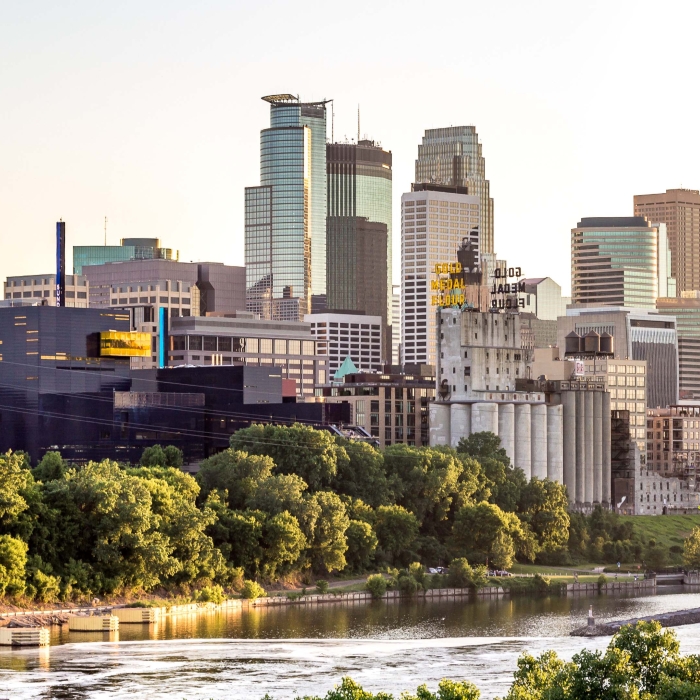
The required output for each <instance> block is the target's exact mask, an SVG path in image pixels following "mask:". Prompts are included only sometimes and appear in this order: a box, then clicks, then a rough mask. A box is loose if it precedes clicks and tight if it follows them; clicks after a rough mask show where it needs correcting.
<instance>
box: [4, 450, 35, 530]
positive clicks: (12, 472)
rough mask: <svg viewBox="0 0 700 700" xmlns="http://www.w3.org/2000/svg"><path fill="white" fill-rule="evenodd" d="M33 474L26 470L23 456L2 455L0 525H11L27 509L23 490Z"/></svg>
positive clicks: (16, 454) (15, 454)
mask: <svg viewBox="0 0 700 700" xmlns="http://www.w3.org/2000/svg"><path fill="white" fill-rule="evenodd" d="M28 475H29V477H30V478H31V474H29V472H28V471H27V470H26V469H25V468H24V460H23V456H22V455H20V454H19V453H12V452H7V453H6V454H4V455H0V524H2V525H10V524H11V523H12V522H13V521H14V520H15V519H16V518H17V516H18V515H19V514H20V513H21V512H22V511H24V510H26V509H27V502H26V501H25V500H24V498H23V497H22V490H23V489H24V488H25V487H26V485H27V476H28Z"/></svg>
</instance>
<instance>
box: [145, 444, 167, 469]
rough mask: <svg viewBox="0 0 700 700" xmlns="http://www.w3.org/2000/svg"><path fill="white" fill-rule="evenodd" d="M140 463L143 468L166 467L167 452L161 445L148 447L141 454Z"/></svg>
mask: <svg viewBox="0 0 700 700" xmlns="http://www.w3.org/2000/svg"><path fill="white" fill-rule="evenodd" d="M139 463H140V464H141V466H142V467H164V466H165V450H164V449H163V448H162V447H161V446H160V445H152V446H151V447H147V448H146V449H145V450H144V451H143V453H142V454H141V460H140V462H139Z"/></svg>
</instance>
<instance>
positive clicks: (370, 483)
mask: <svg viewBox="0 0 700 700" xmlns="http://www.w3.org/2000/svg"><path fill="white" fill-rule="evenodd" d="M336 443H337V444H338V445H339V446H341V447H342V448H343V449H344V450H345V453H346V454H347V459H339V460H338V471H337V474H336V475H335V478H334V479H333V483H332V486H333V490H334V491H336V492H337V493H338V494H343V495H347V496H351V497H352V498H359V499H361V500H362V501H364V502H365V503H369V504H370V505H371V506H372V507H375V508H376V507H377V506H380V505H383V504H386V503H389V502H390V497H389V485H388V482H387V478H386V473H385V470H384V456H383V454H382V453H381V452H380V451H379V450H378V449H376V448H374V447H372V446H371V445H368V444H367V443H366V442H359V441H357V440H345V439H343V438H336Z"/></svg>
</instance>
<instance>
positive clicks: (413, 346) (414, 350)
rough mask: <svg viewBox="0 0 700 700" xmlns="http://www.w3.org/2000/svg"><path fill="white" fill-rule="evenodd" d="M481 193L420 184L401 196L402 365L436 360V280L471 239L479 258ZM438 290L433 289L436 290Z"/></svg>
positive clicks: (431, 363)
mask: <svg viewBox="0 0 700 700" xmlns="http://www.w3.org/2000/svg"><path fill="white" fill-rule="evenodd" d="M478 227H479V197H478V196H476V195H468V194H466V188H464V187H445V186H441V185H426V184H415V185H414V186H413V191H412V192H408V193H406V194H404V195H402V197H401V292H402V294H403V300H402V304H401V352H402V364H405V363H408V364H429V365H435V364H436V335H435V334H436V331H437V329H436V325H435V307H434V306H432V302H431V281H434V280H435V278H434V269H435V265H436V264H437V263H449V262H454V261H456V259H457V250H458V248H460V246H461V245H462V243H463V242H464V241H465V240H466V241H467V242H469V243H471V244H472V245H473V246H474V254H475V256H476V259H477V260H479V259H480V258H479V250H478V244H479V240H478V239H479V236H478ZM434 293H435V292H433V294H434Z"/></svg>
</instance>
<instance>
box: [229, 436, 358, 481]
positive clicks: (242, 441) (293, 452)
mask: <svg viewBox="0 0 700 700" xmlns="http://www.w3.org/2000/svg"><path fill="white" fill-rule="evenodd" d="M230 442H231V448H232V449H234V450H241V451H243V452H247V453H248V454H256V455H267V456H269V457H272V460H273V461H274V463H275V464H276V465H277V471H279V472H280V473H282V474H296V475H297V476H299V477H301V478H302V479H303V480H304V481H305V482H306V483H307V484H308V486H309V489H310V490H311V491H318V490H320V489H323V488H324V487H326V486H329V485H330V484H331V483H332V482H333V479H334V478H335V476H336V473H337V470H338V459H339V457H340V458H343V459H345V460H347V459H348V457H347V454H346V452H345V449H344V448H343V447H341V446H340V445H338V444H336V442H335V439H334V438H333V436H332V435H331V434H330V433H329V432H327V431H325V430H314V429H313V428H310V427H308V426H306V425H301V424H300V423H295V424H294V425H291V426H278V425H264V426H263V425H252V426H251V427H250V428H244V429H243V430H239V431H237V432H236V433H234V434H233V435H232V436H231V441H230Z"/></svg>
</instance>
